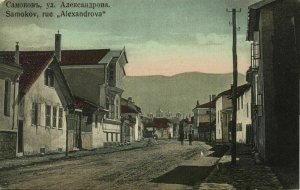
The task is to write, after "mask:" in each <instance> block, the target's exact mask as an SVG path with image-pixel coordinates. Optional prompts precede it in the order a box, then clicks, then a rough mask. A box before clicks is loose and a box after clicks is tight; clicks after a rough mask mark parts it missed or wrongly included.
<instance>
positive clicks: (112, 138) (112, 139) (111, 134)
mask: <svg viewBox="0 0 300 190" xmlns="http://www.w3.org/2000/svg"><path fill="white" fill-rule="evenodd" d="M110 138H111V142H113V141H114V134H113V133H110Z"/></svg>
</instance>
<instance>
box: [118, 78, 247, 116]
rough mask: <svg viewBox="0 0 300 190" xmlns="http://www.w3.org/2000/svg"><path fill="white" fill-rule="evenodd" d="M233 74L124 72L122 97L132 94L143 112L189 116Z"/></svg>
mask: <svg viewBox="0 0 300 190" xmlns="http://www.w3.org/2000/svg"><path fill="white" fill-rule="evenodd" d="M244 83H246V79H245V75H242V74H239V75H238V84H239V85H241V84H244ZM230 84H232V74H231V73H229V74H206V73H198V72H191V73H181V74H177V75H174V76H160V75H157V76H126V77H125V79H124V81H123V87H124V90H125V91H124V93H123V95H122V97H124V98H128V97H132V98H133V101H134V102H135V103H136V104H137V105H138V106H140V107H141V109H142V112H143V113H144V115H147V114H148V113H150V112H151V113H154V114H155V112H156V111H157V110H158V109H161V110H163V111H164V112H167V111H170V112H172V114H173V115H175V114H176V113H177V112H180V113H182V114H184V115H185V116H188V115H189V114H192V109H193V108H194V107H195V106H196V102H197V100H199V103H200V104H202V103H206V102H208V101H209V95H210V94H215V95H218V94H219V93H220V92H222V91H224V90H227V89H229V88H230Z"/></svg>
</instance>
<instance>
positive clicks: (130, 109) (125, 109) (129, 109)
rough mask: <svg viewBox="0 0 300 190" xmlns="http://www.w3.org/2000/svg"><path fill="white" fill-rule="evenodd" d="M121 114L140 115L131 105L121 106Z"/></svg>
mask: <svg viewBox="0 0 300 190" xmlns="http://www.w3.org/2000/svg"><path fill="white" fill-rule="evenodd" d="M121 113H138V111H137V110H136V109H135V108H134V107H132V106H129V105H121Z"/></svg>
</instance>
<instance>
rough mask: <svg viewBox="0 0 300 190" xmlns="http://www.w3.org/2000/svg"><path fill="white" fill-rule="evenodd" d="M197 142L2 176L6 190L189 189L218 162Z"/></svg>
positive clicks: (93, 157)
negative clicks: (7, 189)
mask: <svg viewBox="0 0 300 190" xmlns="http://www.w3.org/2000/svg"><path fill="white" fill-rule="evenodd" d="M211 148H212V147H211V146H209V145H206V144H205V143H202V142H193V145H191V146H189V145H188V143H187V142H185V144H184V145H183V146H182V145H180V143H179V142H178V141H175V140H172V141H164V140H159V141H158V144H154V145H153V146H148V147H144V148H140V149H134V150H128V151H119V152H114V153H107V154H97V155H91V156H85V157H80V158H77V159H69V160H59V161H55V162H51V163H44V164H37V165H33V166H27V167H22V168H16V169H10V170H6V171H1V172H0V173H1V174H0V187H2V188H9V189H192V188H193V186H195V185H196V184H199V183H200V182H201V180H203V179H204V178H205V177H207V175H208V174H209V172H210V171H211V169H212V165H213V164H214V163H215V162H216V161H217V160H218V157H211V156H209V154H211V153H212V151H209V149H211Z"/></svg>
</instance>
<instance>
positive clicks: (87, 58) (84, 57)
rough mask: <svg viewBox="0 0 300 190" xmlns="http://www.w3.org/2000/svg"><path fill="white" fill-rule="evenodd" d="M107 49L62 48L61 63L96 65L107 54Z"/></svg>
mask: <svg viewBox="0 0 300 190" xmlns="http://www.w3.org/2000/svg"><path fill="white" fill-rule="evenodd" d="M109 51H110V50H109V49H93V50H62V51H61V64H62V65H97V64H99V62H100V61H101V60H102V59H103V58H104V57H105V55H107V53H108V52H109Z"/></svg>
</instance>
